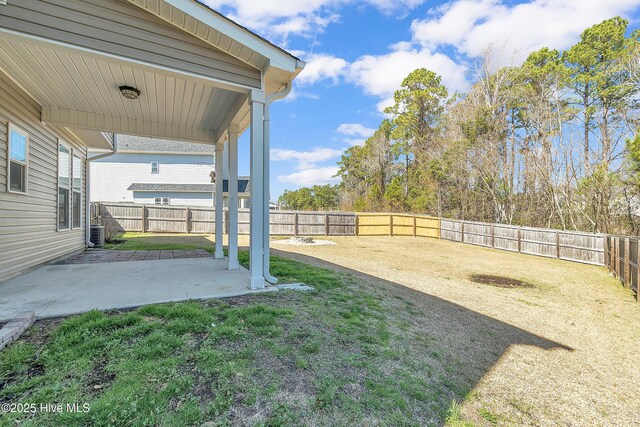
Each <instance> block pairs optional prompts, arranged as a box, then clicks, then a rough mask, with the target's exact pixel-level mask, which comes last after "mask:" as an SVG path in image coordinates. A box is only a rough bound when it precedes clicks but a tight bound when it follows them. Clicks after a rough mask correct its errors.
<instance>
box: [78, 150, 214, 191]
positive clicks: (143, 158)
mask: <svg viewBox="0 0 640 427" xmlns="http://www.w3.org/2000/svg"><path fill="white" fill-rule="evenodd" d="M153 161H156V162H158V168H159V169H158V173H157V174H154V173H151V162H153ZM212 165H213V155H195V154H151V153H117V154H114V155H113V156H109V157H105V158H102V159H98V160H95V161H92V162H91V189H90V197H91V201H92V202H134V201H135V200H134V195H133V191H131V190H127V188H129V186H130V185H131V184H133V183H134V182H141V183H145V184H151V183H159V184H211V177H210V176H209V174H210V173H211V171H212V170H213V169H212ZM209 197H210V196H209Z"/></svg>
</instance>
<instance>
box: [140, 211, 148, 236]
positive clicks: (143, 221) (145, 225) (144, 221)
mask: <svg viewBox="0 0 640 427" xmlns="http://www.w3.org/2000/svg"><path fill="white" fill-rule="evenodd" d="M141 220H142V227H141V228H142V232H143V233H144V232H146V231H147V224H146V223H147V206H146V205H142V216H141Z"/></svg>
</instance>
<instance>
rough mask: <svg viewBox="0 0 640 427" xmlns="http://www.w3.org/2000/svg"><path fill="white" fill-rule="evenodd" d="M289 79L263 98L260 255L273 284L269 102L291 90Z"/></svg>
mask: <svg viewBox="0 0 640 427" xmlns="http://www.w3.org/2000/svg"><path fill="white" fill-rule="evenodd" d="M291 87H292V84H291V81H289V82H287V83H286V84H285V86H284V89H282V90H280V91H277V92H274V93H272V94H271V95H267V97H266V99H265V103H264V135H263V144H264V156H263V157H264V165H263V168H264V176H265V177H266V179H263V180H262V182H263V187H262V191H263V193H264V202H263V203H264V205H263V209H264V212H265V213H266V214H265V215H264V216H263V221H264V223H263V227H262V229H263V233H264V235H263V238H262V255H263V260H264V262H263V263H262V264H263V267H262V268H263V276H264V279H265V280H266V281H267V282H269V283H271V284H273V285H275V284H276V283H278V279H276V278H275V277H273V276H272V275H271V272H270V270H269V259H270V251H269V217H270V214H271V211H270V209H269V207H270V202H271V195H270V188H269V183H270V181H271V175H270V174H271V168H270V164H269V163H270V158H271V154H270V151H269V150H270V144H271V129H270V125H271V123H270V122H271V111H270V110H271V103H272V102H273V101H277V100H279V99H282V98H285V97H286V96H287V95H289V93H290V92H291Z"/></svg>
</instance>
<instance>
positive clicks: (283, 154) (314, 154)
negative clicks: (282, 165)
mask: <svg viewBox="0 0 640 427" xmlns="http://www.w3.org/2000/svg"><path fill="white" fill-rule="evenodd" d="M342 153H343V150H336V149H333V148H323V147H318V148H314V149H313V150H310V151H296V150H289V149H284V148H272V149H271V160H273V161H278V160H297V161H298V162H300V163H303V164H314V163H318V162H324V161H327V160H331V159H334V158H336V157H338V156H340V155H342Z"/></svg>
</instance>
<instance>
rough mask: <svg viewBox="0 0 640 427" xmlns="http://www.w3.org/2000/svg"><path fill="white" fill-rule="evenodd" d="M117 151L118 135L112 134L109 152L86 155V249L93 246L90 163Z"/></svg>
mask: <svg viewBox="0 0 640 427" xmlns="http://www.w3.org/2000/svg"><path fill="white" fill-rule="evenodd" d="M116 151H118V134H116V133H114V134H113V146H112V149H111V151H109V152H108V153H104V154H99V155H97V156H93V157H89V154H88V153H87V166H86V170H85V175H86V177H85V186H86V188H85V219H84V221H85V222H84V224H85V227H84V228H85V243H86V245H87V247H88V248H92V247H93V246H94V245H93V243H91V197H90V189H91V181H90V180H91V162H92V161H94V160H98V159H103V158H105V157H109V156H113V155H114V154H116Z"/></svg>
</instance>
